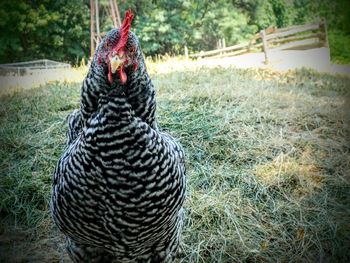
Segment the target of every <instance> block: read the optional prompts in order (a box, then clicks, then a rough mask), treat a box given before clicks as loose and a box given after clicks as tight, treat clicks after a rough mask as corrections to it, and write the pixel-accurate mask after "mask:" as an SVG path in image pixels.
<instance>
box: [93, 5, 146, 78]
mask: <svg viewBox="0 0 350 263" xmlns="http://www.w3.org/2000/svg"><path fill="white" fill-rule="evenodd" d="M132 19H133V14H132V12H131V11H130V10H128V11H127V12H126V13H125V18H124V20H123V23H122V25H121V27H120V28H119V29H113V30H111V31H110V32H108V33H107V35H106V37H105V38H104V39H103V40H102V42H101V43H100V45H99V47H98V48H97V50H96V57H95V58H96V59H97V63H98V65H100V66H103V67H104V68H105V69H106V70H105V71H106V73H107V76H108V81H109V83H110V84H111V85H112V84H113V82H114V81H120V84H122V85H124V84H125V83H126V81H127V73H126V71H127V70H129V68H132V70H133V71H136V70H137V68H138V57H139V55H140V54H139V53H140V51H139V50H138V40H137V38H136V36H135V35H134V34H133V33H132V32H130V27H131V22H132ZM117 76H119V78H118V77H117Z"/></svg>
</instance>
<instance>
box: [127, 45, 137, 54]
mask: <svg viewBox="0 0 350 263" xmlns="http://www.w3.org/2000/svg"><path fill="white" fill-rule="evenodd" d="M129 52H130V53H131V54H134V53H135V52H136V47H135V46H131V47H130V50H129Z"/></svg>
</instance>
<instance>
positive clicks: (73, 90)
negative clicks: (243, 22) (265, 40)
mask: <svg viewBox="0 0 350 263" xmlns="http://www.w3.org/2000/svg"><path fill="white" fill-rule="evenodd" d="M153 79H154V84H155V86H156V87H157V99H158V119H159V123H160V126H161V127H162V128H163V129H164V130H166V131H169V132H170V133H171V134H172V135H174V136H175V137H177V138H179V139H180V140H181V142H182V144H183V146H184V148H185V151H186V156H187V168H188V186H189V191H188V197H187V199H186V203H185V208H186V223H185V228H184V234H183V251H184V262H237V261H242V262H255V261H256V262H301V261H303V262H304V261H309V262H319V261H322V260H325V261H330V262H341V261H343V262H345V261H346V259H347V258H350V253H349V250H348V247H349V244H350V238H349V237H350V233H349V232H350V230H349V223H348V218H349V216H350V207H349V203H350V196H349V191H350V184H349V174H350V159H349V156H350V146H349V143H348V139H347V138H349V135H350V128H349V119H350V118H349V107H348V102H349V100H348V98H349V97H348V92H349V88H350V80H349V79H347V78H341V77H334V76H331V75H321V74H317V73H315V72H312V71H308V70H299V71H296V72H290V73H288V74H281V73H274V72H269V71H262V70H259V71H251V70H235V69H222V68H214V69H207V68H203V69H201V70H198V71H193V72H172V73H168V74H158V75H155V76H153ZM79 93H80V85H65V84H51V85H47V86H45V87H42V88H39V89H32V90H27V91H23V92H17V93H15V94H13V95H7V96H3V97H0V100H1V101H0V105H1V106H0V107H1V108H0V109H1V111H0V118H1V124H2V125H1V127H0V143H1V148H0V157H1V158H0V160H1V161H0V171H1V177H0V209H1V216H2V218H3V221H4V222H5V219H6V218H7V219H6V220H7V221H6V222H8V219H9V218H10V219H11V220H12V222H13V219H15V221H16V222H15V223H20V224H22V225H24V226H25V229H35V228H36V229H40V228H45V229H49V230H48V231H49V232H50V231H52V230H51V222H50V220H49V213H48V208H47V205H48V200H49V195H50V183H51V175H52V173H53V169H54V167H55V164H56V162H57V160H58V158H59V156H60V154H61V153H62V151H63V149H64V147H65V145H64V143H65V132H66V129H67V126H66V124H65V118H66V116H67V114H68V113H69V112H71V111H72V110H73V109H75V108H78V107H79ZM13 224H14V222H13ZM3 232H4V230H3ZM50 233H52V232H50ZM48 235H50V234H48ZM48 242H50V241H48Z"/></svg>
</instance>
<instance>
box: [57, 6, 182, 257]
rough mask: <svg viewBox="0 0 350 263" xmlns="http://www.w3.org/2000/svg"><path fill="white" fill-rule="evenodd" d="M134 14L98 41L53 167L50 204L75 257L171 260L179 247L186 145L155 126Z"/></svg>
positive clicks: (149, 85)
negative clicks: (78, 103)
mask: <svg viewBox="0 0 350 263" xmlns="http://www.w3.org/2000/svg"><path fill="white" fill-rule="evenodd" d="M131 20H132V13H131V12H129V11H128V12H127V13H126V17H125V19H124V21H123V25H122V26H121V28H120V29H119V30H118V29H114V30H112V31H110V32H109V33H108V34H107V35H106V37H105V38H104V40H103V41H102V42H101V43H100V45H99V47H98V48H97V50H96V54H95V56H94V59H93V61H92V63H91V66H90V70H89V73H88V75H87V77H86V79H85V80H84V83H83V87H82V101H81V108H80V111H74V112H73V113H72V114H71V115H70V116H69V118H68V119H69V131H68V139H67V144H68V146H67V149H66V150H65V152H64V153H63V155H62V157H61V158H60V160H59V161H58V164H57V166H56V169H55V172H54V178H53V188H52V197H51V203H50V208H51V212H52V216H53V219H54V222H55V223H56V225H57V226H58V228H59V229H60V230H61V231H62V232H63V233H64V235H65V236H66V247H67V251H68V253H69V255H70V257H71V258H72V260H73V261H74V262H173V261H174V259H175V256H176V253H177V252H178V248H179V239H180V235H181V229H182V224H183V209H182V205H183V201H184V197H185V190H186V179H185V166H184V153H183V150H182V148H181V145H180V144H179V143H178V142H177V141H176V140H175V139H174V138H172V137H171V136H170V135H168V134H165V133H162V132H160V131H159V130H158V128H157V124H156V118H155V110H156V104H155V91H154V88H153V85H152V83H151V80H150V78H149V75H148V74H147V71H146V67H145V64H144V59H143V56H142V52H141V49H140V46H139V43H138V40H137V38H136V36H135V35H134V34H133V33H131V32H129V29H130V24H131Z"/></svg>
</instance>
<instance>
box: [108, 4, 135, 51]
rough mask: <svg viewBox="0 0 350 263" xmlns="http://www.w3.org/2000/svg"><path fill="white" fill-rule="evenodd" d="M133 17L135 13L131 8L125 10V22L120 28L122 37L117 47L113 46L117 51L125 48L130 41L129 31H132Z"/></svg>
mask: <svg viewBox="0 0 350 263" xmlns="http://www.w3.org/2000/svg"><path fill="white" fill-rule="evenodd" d="M133 18H134V14H133V13H132V12H131V10H128V11H126V12H125V17H124V20H123V23H122V25H121V26H120V28H119V33H120V38H119V41H118V43H117V45H116V46H115V48H113V50H114V51H116V52H117V53H119V52H120V51H123V50H124V49H125V45H126V42H127V41H128V36H129V31H130V27H131V22H132V19H133Z"/></svg>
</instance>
